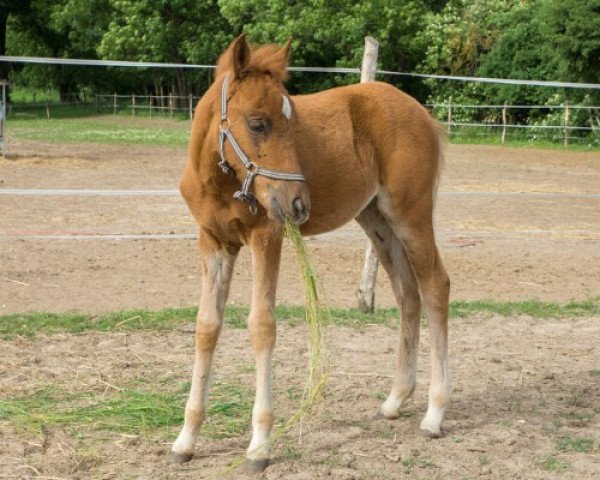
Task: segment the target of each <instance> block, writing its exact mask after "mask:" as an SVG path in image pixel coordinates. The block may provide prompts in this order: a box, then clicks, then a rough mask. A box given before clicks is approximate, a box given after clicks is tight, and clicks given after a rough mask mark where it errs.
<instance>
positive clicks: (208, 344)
mask: <svg viewBox="0 0 600 480" xmlns="http://www.w3.org/2000/svg"><path fill="white" fill-rule="evenodd" d="M238 251H239V248H238V247H232V246H228V245H224V244H222V243H221V242H219V241H218V240H217V239H215V238H214V237H212V236H211V235H210V234H209V233H208V232H205V231H201V232H200V256H201V262H202V294H201V298H200V308H199V309H198V318H197V320H196V354H195V359H194V368H193V373H192V386H191V388H190V395H189V397H188V401H187V404H186V406H185V420H184V424H183V428H182V430H181V433H180V434H179V436H178V437H177V440H176V441H175V443H174V444H173V448H172V454H171V458H172V460H173V461H175V462H177V463H183V462H187V461H189V460H191V458H192V456H193V455H194V445H195V443H196V437H197V436H198V432H199V430H200V427H201V426H202V424H203V423H204V420H205V418H206V405H207V400H208V384H209V379H210V368H211V365H212V359H213V353H214V350H215V346H216V344H217V339H218V338H219V334H220V332H221V325H222V323H223V308H224V307H225V302H226V301H227V295H228V294H229V285H230V283H231V275H232V272H233V264H234V262H235V259H236V257H237V254H238Z"/></svg>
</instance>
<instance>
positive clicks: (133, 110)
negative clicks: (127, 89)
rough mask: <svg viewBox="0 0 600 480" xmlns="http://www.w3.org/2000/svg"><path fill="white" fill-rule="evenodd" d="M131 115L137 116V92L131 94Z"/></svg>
mask: <svg viewBox="0 0 600 480" xmlns="http://www.w3.org/2000/svg"><path fill="white" fill-rule="evenodd" d="M131 116H132V117H135V93H132V94H131Z"/></svg>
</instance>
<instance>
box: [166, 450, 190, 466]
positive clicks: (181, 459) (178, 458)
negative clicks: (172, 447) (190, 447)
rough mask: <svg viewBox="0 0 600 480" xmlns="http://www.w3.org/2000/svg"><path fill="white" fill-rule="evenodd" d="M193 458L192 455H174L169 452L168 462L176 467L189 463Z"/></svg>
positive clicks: (174, 453)
mask: <svg viewBox="0 0 600 480" xmlns="http://www.w3.org/2000/svg"><path fill="white" fill-rule="evenodd" d="M193 456H194V454H193V453H176V452H171V453H170V454H169V461H170V462H171V463H176V464H177V465H183V464H184V463H187V462H189V461H190V460H191V459H192V457H193Z"/></svg>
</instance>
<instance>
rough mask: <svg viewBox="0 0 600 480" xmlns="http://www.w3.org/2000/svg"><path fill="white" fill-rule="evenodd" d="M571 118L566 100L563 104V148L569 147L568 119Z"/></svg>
mask: <svg viewBox="0 0 600 480" xmlns="http://www.w3.org/2000/svg"><path fill="white" fill-rule="evenodd" d="M570 116H571V109H570V107H569V101H568V100H567V101H566V102H565V128H564V135H565V141H564V146H565V147H566V146H567V145H569V128H568V127H569V117H570Z"/></svg>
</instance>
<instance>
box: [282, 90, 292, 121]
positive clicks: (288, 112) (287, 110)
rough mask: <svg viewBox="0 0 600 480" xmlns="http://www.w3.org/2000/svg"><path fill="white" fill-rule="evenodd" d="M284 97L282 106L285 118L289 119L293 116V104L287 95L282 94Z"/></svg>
mask: <svg viewBox="0 0 600 480" xmlns="http://www.w3.org/2000/svg"><path fill="white" fill-rule="evenodd" d="M282 98H283V106H282V107H281V111H282V112H283V114H284V115H285V118H287V119H288V120H289V119H290V118H292V104H291V103H290V99H289V98H288V97H287V96H286V95H282Z"/></svg>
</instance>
